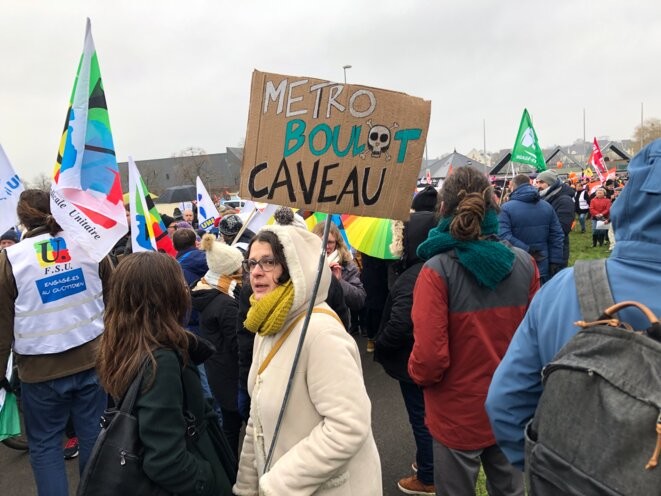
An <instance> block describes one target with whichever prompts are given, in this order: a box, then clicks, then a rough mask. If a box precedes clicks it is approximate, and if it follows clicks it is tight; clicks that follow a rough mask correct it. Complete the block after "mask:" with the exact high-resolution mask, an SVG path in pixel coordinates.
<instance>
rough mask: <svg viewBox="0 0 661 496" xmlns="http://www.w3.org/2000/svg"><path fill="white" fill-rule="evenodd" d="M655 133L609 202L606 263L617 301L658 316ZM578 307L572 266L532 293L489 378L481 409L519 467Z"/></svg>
mask: <svg viewBox="0 0 661 496" xmlns="http://www.w3.org/2000/svg"><path fill="white" fill-rule="evenodd" d="M660 200H661V140H656V141H654V142H653V143H651V144H650V145H648V146H647V147H645V148H644V149H643V150H642V151H641V152H640V153H639V154H638V155H636V156H635V157H634V158H633V160H632V161H631V163H630V164H629V182H628V184H627V185H626V187H625V188H624V189H623V190H622V193H621V194H620V196H619V198H618V200H617V201H616V202H615V203H614V204H613V208H612V210H611V220H612V223H613V229H614V230H615V239H616V241H617V242H616V244H615V248H614V249H613V251H612V253H611V256H610V257H609V258H608V260H607V262H606V271H607V273H608V280H609V282H610V287H611V289H612V291H613V297H614V300H615V301H616V302H621V301H625V300H635V301H638V302H641V303H643V304H645V305H647V306H648V307H649V308H650V309H651V310H652V311H653V312H654V313H655V314H656V315H661V300H660V299H659V297H658V295H659V294H660V293H661V201H660ZM619 317H620V318H621V319H622V320H623V321H625V322H628V323H629V324H631V325H632V326H633V327H634V329H645V328H647V327H648V326H649V322H648V321H647V319H646V318H645V317H644V316H643V314H642V313H641V312H640V311H638V310H636V309H631V308H627V309H625V310H622V311H621V312H619ZM580 319H581V313H580V310H579V305H578V298H577V295H576V287H575V283H574V270H573V268H572V269H568V270H563V271H562V272H560V273H559V274H558V275H557V276H555V277H554V278H553V279H552V280H551V281H550V282H549V283H548V284H546V285H544V286H543V287H542V289H541V290H540V291H539V292H538V293H537V294H536V295H535V297H534V299H533V301H532V303H531V304H530V307H529V309H528V312H527V313H526V316H525V318H524V319H523V321H522V322H521V325H520V326H519V328H518V329H517V331H516V333H515V335H514V338H513V339H512V342H511V344H510V346H509V348H508V350H507V353H506V355H505V357H504V358H503V360H502V362H501V363H500V365H499V367H498V369H497V370H496V373H495V375H494V377H493V381H492V383H491V387H490V388H489V395H488V397H487V401H486V408H487V412H488V414H489V417H490V420H491V426H492V428H493V432H494V434H495V436H496V439H497V441H498V444H499V446H500V447H501V449H502V450H503V451H504V452H505V454H506V455H507V457H508V458H509V460H510V461H511V462H512V463H513V464H514V465H515V466H517V467H518V468H523V458H524V444H523V429H524V427H525V425H526V423H527V422H528V420H530V419H531V418H532V416H533V414H534V413H535V409H536V407H537V403H538V402H539V397H540V395H541V393H542V384H541V370H542V368H543V367H544V366H545V365H546V364H548V363H549V362H550V361H551V360H552V359H553V357H554V356H555V355H556V353H557V352H558V351H559V350H560V348H562V347H563V346H564V345H565V343H567V341H569V340H570V339H571V338H572V337H573V336H574V334H576V332H577V331H578V328H577V327H576V326H575V325H574V322H575V321H577V320H580Z"/></svg>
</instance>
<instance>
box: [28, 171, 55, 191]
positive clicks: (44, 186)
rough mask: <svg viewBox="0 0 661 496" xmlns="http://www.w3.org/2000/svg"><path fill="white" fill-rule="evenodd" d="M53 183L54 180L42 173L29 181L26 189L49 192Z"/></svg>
mask: <svg viewBox="0 0 661 496" xmlns="http://www.w3.org/2000/svg"><path fill="white" fill-rule="evenodd" d="M52 182H53V180H52V178H51V177H50V176H49V175H48V174H45V173H43V172H42V173H40V174H37V175H36V176H34V178H33V179H32V181H27V184H26V187H27V188H30V189H40V190H43V191H49V190H50V186H51V183H52Z"/></svg>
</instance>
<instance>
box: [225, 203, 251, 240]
mask: <svg viewBox="0 0 661 496" xmlns="http://www.w3.org/2000/svg"><path fill="white" fill-rule="evenodd" d="M256 213H257V206H255V208H253V209H252V212H250V215H249V216H248V218H247V219H246V221H245V222H244V223H243V225H242V226H241V229H239V232H238V233H236V236H234V239H233V240H232V244H231V245H230V246H234V245H235V244H237V243H238V242H239V238H240V237H241V235H242V234H243V232H244V231H245V230H246V229H247V228H248V224H250V221H251V220H252V218H253V217H254V216H255V214H256Z"/></svg>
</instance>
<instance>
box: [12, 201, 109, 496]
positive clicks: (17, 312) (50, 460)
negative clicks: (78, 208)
mask: <svg viewBox="0 0 661 496" xmlns="http://www.w3.org/2000/svg"><path fill="white" fill-rule="evenodd" d="M50 200H51V199H50V195H49V194H48V192H47V191H42V190H39V189H27V190H25V191H23V192H22V193H21V195H20V197H19V200H18V205H17V208H16V213H17V215H18V218H19V220H20V222H21V224H23V225H24V226H25V228H26V229H27V232H26V233H25V235H24V238H23V240H22V241H21V242H20V243H16V244H14V245H12V246H9V247H7V248H5V249H4V250H3V251H2V252H0V370H1V371H2V374H1V375H0V387H2V384H1V383H2V382H4V381H3V380H4V379H5V377H4V372H5V370H6V368H7V360H8V358H9V353H10V351H11V350H12V348H13V351H14V356H15V358H16V363H17V365H18V375H19V377H20V379H21V382H22V390H21V392H22V402H23V414H24V416H25V421H26V424H27V426H28V428H27V437H28V445H29V447H30V464H31V465H32V471H33V473H34V478H35V482H36V486H37V492H38V494H40V495H44V494H47V495H49V496H60V495H61V496H66V495H68V494H69V488H68V481H67V471H66V468H65V466H64V457H63V453H62V439H63V436H64V431H65V426H66V425H67V420H68V419H69V418H71V419H72V421H73V425H74V428H75V431H76V434H77V436H78V442H79V449H80V457H79V459H78V460H79V465H80V472H81V473H82V471H83V469H84V468H85V465H86V463H87V460H88V458H89V455H90V453H91V451H92V447H93V446H94V442H95V440H96V437H97V436H98V434H99V430H100V427H99V417H100V416H101V415H102V414H103V410H104V409H105V407H106V404H107V401H106V394H105V393H104V391H103V389H102V388H101V386H100V385H99V378H98V376H97V373H96V371H95V370H94V365H95V362H96V354H97V351H98V347H99V341H100V336H101V335H102V333H103V309H104V297H105V293H106V289H107V283H108V280H109V278H110V274H111V271H112V269H111V266H110V263H109V262H108V260H107V259H104V260H103V261H102V262H101V263H97V262H95V261H94V260H92V259H91V258H90V257H89V255H87V253H86V252H85V250H83V249H82V248H80V246H78V245H77V243H76V242H75V239H74V238H73V237H72V236H70V235H69V233H68V232H66V231H63V230H62V228H61V227H60V226H59V224H58V223H57V221H56V220H55V219H54V218H53V216H52V215H51V210H50ZM8 476H9V475H8Z"/></svg>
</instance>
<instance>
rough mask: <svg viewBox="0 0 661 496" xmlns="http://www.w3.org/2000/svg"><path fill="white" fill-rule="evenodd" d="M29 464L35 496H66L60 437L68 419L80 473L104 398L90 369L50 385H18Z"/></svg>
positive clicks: (91, 444)
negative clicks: (75, 440) (76, 450)
mask: <svg viewBox="0 0 661 496" xmlns="http://www.w3.org/2000/svg"><path fill="white" fill-rule="evenodd" d="M21 395H22V396H21V401H22V402H23V415H24V418H25V427H26V431H27V436H28V444H29V447H30V463H31V465H32V472H33V473H34V478H35V481H36V483H37V491H38V493H39V496H45V495H47V496H68V494H69V488H68V482H67V473H66V470H65V467H64V454H63V451H62V437H63V435H64V429H65V427H66V425H67V420H68V418H69V416H71V419H72V421H73V427H74V429H75V431H76V435H77V436H78V443H79V450H80V455H79V459H78V462H79V470H80V473H81V474H82V473H83V470H84V469H85V464H86V463H87V460H88V459H89V456H90V453H91V452H92V448H93V447H94V443H95V441H96V438H97V436H98V435H99V431H100V430H101V427H100V425H99V419H100V418H101V415H103V411H104V410H105V408H106V405H107V396H106V393H105V392H104V391H103V389H102V388H101V386H100V385H99V378H98V377H97V375H96V372H95V370H94V369H90V370H86V371H84V372H78V373H77V374H73V375H69V376H67V377H61V378H60V379H54V380H52V381H45V382H36V383H32V384H29V383H22V384H21Z"/></svg>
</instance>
